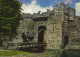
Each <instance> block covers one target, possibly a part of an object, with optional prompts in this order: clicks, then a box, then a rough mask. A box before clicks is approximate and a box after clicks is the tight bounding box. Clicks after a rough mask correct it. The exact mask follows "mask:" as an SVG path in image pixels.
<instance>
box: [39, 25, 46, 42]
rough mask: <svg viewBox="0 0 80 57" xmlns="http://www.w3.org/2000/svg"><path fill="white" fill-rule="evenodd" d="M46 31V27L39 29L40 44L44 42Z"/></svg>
mask: <svg viewBox="0 0 80 57" xmlns="http://www.w3.org/2000/svg"><path fill="white" fill-rule="evenodd" d="M45 30H46V27H45V26H39V27H38V42H44V31H45Z"/></svg>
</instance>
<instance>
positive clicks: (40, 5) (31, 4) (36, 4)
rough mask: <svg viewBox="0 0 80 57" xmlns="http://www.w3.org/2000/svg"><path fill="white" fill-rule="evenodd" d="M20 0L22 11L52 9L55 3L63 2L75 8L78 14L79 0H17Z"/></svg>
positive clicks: (79, 12) (30, 11)
mask: <svg viewBox="0 0 80 57" xmlns="http://www.w3.org/2000/svg"><path fill="white" fill-rule="evenodd" d="M19 1H20V2H22V3H23V4H22V7H21V8H22V9H23V10H21V11H22V13H31V14H33V13H37V12H38V11H41V12H46V11H47V9H50V10H53V8H54V5H55V4H59V3H60V2H64V3H65V4H69V6H70V7H73V8H75V9H76V15H77V16H80V0H19Z"/></svg>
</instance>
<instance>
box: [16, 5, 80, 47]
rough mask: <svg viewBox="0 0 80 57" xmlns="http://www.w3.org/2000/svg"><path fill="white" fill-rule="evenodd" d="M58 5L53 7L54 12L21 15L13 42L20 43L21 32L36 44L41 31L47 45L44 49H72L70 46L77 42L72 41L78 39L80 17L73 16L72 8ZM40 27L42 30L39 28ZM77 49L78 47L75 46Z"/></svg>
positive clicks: (79, 34)
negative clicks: (21, 18)
mask: <svg viewBox="0 0 80 57" xmlns="http://www.w3.org/2000/svg"><path fill="white" fill-rule="evenodd" d="M60 4H61V6H58V5H55V6H54V10H52V11H50V10H47V12H44V13H42V14H40V12H38V13H34V14H29V13H28V14H27V13H23V20H21V21H20V27H19V29H18V35H17V36H16V37H17V38H18V39H17V41H16V40H15V42H22V33H23V32H24V33H25V35H26V36H27V37H28V36H29V37H31V36H32V37H34V39H33V40H32V42H38V41H39V38H40V36H39V33H41V32H42V31H43V32H44V33H43V35H42V36H43V37H42V36H41V39H42V38H43V42H46V43H47V46H46V49H61V47H62V46H63V47H64V48H72V46H71V44H73V42H74V43H76V42H77V41H74V40H75V39H76V38H77V39H80V37H79V36H80V30H79V28H80V26H79V23H80V22H79V21H80V17H76V16H75V9H74V8H71V7H69V6H68V5H65V4H64V3H60ZM41 26H42V28H39V27H41ZM43 27H45V28H46V29H44V28H43ZM39 29H40V30H39ZM72 39H73V40H72ZM78 43H79V42H78ZM73 45H74V44H73ZM74 46H75V45H74ZM77 47H79V46H78V45H77Z"/></svg>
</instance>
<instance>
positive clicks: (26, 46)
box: [6, 42, 46, 52]
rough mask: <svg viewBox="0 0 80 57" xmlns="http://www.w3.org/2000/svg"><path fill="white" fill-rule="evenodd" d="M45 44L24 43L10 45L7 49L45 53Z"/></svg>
mask: <svg viewBox="0 0 80 57" xmlns="http://www.w3.org/2000/svg"><path fill="white" fill-rule="evenodd" d="M45 46H46V43H45V42H33V43H30V42H24V43H8V44H7V46H6V49H9V50H12V49H14V50H15V49H16V50H23V51H30V52H31V51H44V50H45Z"/></svg>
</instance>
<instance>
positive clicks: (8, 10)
mask: <svg viewBox="0 0 80 57" xmlns="http://www.w3.org/2000/svg"><path fill="white" fill-rule="evenodd" d="M0 3H2V4H0V38H2V37H1V36H9V38H10V39H11V38H12V37H13V36H15V35H16V29H17V26H18V24H19V20H20V19H21V17H20V16H21V11H20V10H21V5H22V3H21V2H19V1H18V0H0ZM4 39H5V38H4ZM0 40H1V39H0ZM1 41H2V40H1Z"/></svg>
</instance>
